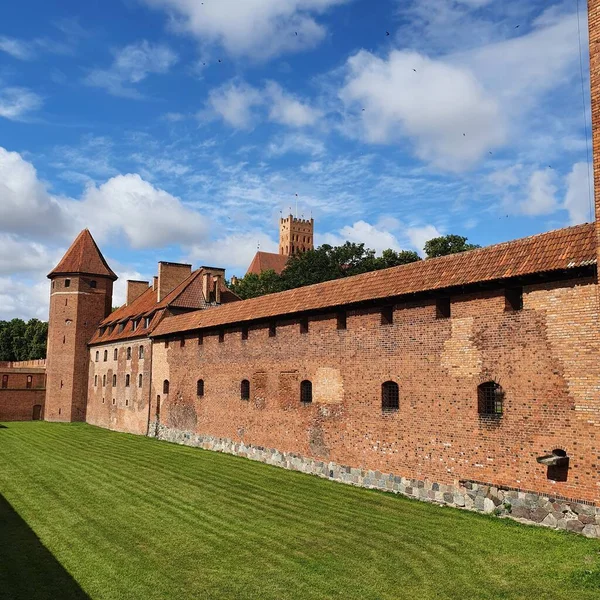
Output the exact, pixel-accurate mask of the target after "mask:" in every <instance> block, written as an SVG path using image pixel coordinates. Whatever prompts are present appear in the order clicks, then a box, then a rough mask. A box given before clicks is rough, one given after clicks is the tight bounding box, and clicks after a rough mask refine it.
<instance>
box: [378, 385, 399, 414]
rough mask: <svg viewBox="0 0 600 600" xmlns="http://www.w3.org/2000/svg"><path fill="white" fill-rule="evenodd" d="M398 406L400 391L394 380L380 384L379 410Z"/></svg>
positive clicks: (392, 408)
mask: <svg viewBox="0 0 600 600" xmlns="http://www.w3.org/2000/svg"><path fill="white" fill-rule="evenodd" d="M399 408H400V392H399V390H398V384H397V383H396V382H395V381H386V382H385V383H383V384H381V410H383V411H384V412H389V411H393V410H398V409H399Z"/></svg>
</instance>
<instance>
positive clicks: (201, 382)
mask: <svg viewBox="0 0 600 600" xmlns="http://www.w3.org/2000/svg"><path fill="white" fill-rule="evenodd" d="M196 396H198V397H199V398H201V397H202V396H204V379H198V383H197V384H196Z"/></svg>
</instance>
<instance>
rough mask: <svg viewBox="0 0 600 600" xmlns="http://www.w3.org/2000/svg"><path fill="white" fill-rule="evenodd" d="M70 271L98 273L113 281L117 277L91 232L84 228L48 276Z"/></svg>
mask: <svg viewBox="0 0 600 600" xmlns="http://www.w3.org/2000/svg"><path fill="white" fill-rule="evenodd" d="M71 273H83V274H86V275H99V276H102V277H110V279H112V280H113V281H114V280H115V279H117V276H116V275H115V274H114V272H113V270H112V269H111V268H110V267H109V266H108V264H107V262H106V260H104V256H102V252H100V249H99V248H98V246H97V245H96V242H95V241H94V238H93V237H92V234H91V233H90V232H89V230H88V229H84V230H83V231H82V232H81V233H80V234H79V235H78V236H77V237H76V238H75V241H74V242H73V243H72V244H71V247H70V248H69V249H68V250H67V252H66V254H65V255H64V256H63V257H62V260H61V261H60V262H59V263H58V265H56V267H54V269H52V271H50V273H49V274H48V277H50V278H52V277H55V276H56V275H68V274H71Z"/></svg>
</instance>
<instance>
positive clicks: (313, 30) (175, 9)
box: [140, 0, 350, 60]
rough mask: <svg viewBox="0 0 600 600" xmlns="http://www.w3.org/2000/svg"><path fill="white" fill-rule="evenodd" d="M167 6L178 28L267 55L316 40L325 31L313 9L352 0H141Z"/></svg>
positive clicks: (238, 51) (236, 50)
mask: <svg viewBox="0 0 600 600" xmlns="http://www.w3.org/2000/svg"><path fill="white" fill-rule="evenodd" d="M140 1H141V2H143V3H144V4H147V5H148V6H151V7H155V8H161V9H164V10H165V11H166V12H167V13H168V15H169V17H170V19H171V25H172V27H173V28H174V29H176V30H179V31H183V32H187V33H190V34H192V35H193V36H195V37H197V38H198V39H199V41H200V42H201V43H202V44H219V45H221V46H222V47H223V48H224V49H225V50H226V51H227V52H228V53H229V54H231V55H233V56H236V57H239V56H248V57H250V58H252V59H254V60H264V59H268V58H271V57H274V56H277V55H279V54H283V53H286V52H299V51H301V50H305V49H307V48H313V47H314V46H316V45H317V44H318V43H319V42H320V41H321V40H322V39H323V38H324V37H325V35H326V31H325V28H324V27H323V26H322V25H320V24H319V23H317V21H316V20H315V18H314V15H316V14H320V13H323V12H324V11H326V10H327V9H329V8H331V7H334V6H336V5H340V4H344V3H346V2H349V1H350V0H244V1H243V2H240V1H239V0H218V1H217V2H214V1H210V2H209V1H207V2H203V3H201V2H198V0H140Z"/></svg>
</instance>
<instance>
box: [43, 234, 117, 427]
mask: <svg viewBox="0 0 600 600" xmlns="http://www.w3.org/2000/svg"><path fill="white" fill-rule="evenodd" d="M48 278H49V279H50V280H51V282H52V283H51V289H50V316H49V319H48V354H47V356H48V359H47V360H48V362H47V368H46V373H47V381H46V408H45V419H46V421H85V413H86V403H87V387H88V385H87V384H88V372H89V353H88V348H87V344H88V342H89V340H90V339H91V337H92V335H93V333H94V331H95V330H96V328H97V327H98V324H99V323H100V321H102V320H103V319H104V318H105V317H107V316H108V315H109V313H110V311H111V308H112V290H113V282H114V281H115V280H116V279H117V276H116V275H115V274H114V273H113V271H112V270H111V268H110V267H109V266H108V264H107V263H106V261H105V260H104V257H103V256H102V253H101V252H100V250H99V249H98V246H96V242H94V239H93V238H92V235H91V234H90V232H89V231H88V230H87V229H84V230H83V231H82V232H81V233H80V234H79V235H78V236H77V238H76V239H75V241H74V242H73V244H72V245H71V247H70V248H69V249H68V250H67V253H66V254H65V255H64V257H63V258H62V260H61V261H60V262H59V263H58V265H57V266H56V268H55V269H53V270H52V272H51V273H50V274H49V275H48Z"/></svg>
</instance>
